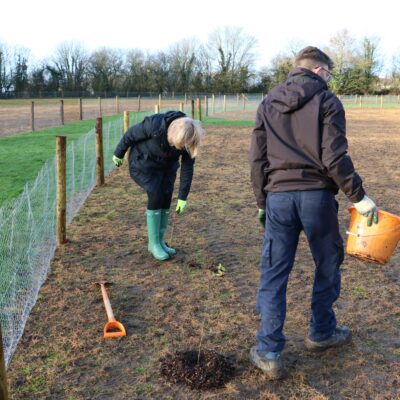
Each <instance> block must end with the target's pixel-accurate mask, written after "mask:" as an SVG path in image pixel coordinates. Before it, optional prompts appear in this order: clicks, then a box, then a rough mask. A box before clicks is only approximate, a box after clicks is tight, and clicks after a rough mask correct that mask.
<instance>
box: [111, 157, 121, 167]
mask: <svg viewBox="0 0 400 400" xmlns="http://www.w3.org/2000/svg"><path fill="white" fill-rule="evenodd" d="M123 162H124V159H123V158H118V157H116V156H113V163H114V164H115V165H116V166H117V167H120V166H121V165H122V163H123Z"/></svg>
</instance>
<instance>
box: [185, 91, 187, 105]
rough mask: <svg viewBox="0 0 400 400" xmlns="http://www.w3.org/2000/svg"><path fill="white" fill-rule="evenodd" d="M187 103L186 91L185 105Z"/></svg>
mask: <svg viewBox="0 0 400 400" xmlns="http://www.w3.org/2000/svg"><path fill="white" fill-rule="evenodd" d="M186 104H187V94H186V93H185V105H186Z"/></svg>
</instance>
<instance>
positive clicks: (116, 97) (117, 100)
mask: <svg viewBox="0 0 400 400" xmlns="http://www.w3.org/2000/svg"><path fill="white" fill-rule="evenodd" d="M115 110H116V112H117V114H119V97H118V96H115Z"/></svg>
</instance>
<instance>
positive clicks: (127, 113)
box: [124, 111, 129, 133]
mask: <svg viewBox="0 0 400 400" xmlns="http://www.w3.org/2000/svg"><path fill="white" fill-rule="evenodd" d="M128 129H129V111H124V133H126V131H127V130H128Z"/></svg>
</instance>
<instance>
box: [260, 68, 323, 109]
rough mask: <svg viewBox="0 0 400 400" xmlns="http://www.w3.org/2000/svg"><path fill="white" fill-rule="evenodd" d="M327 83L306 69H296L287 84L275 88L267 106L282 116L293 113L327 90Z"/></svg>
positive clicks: (269, 94) (268, 98) (270, 93)
mask: <svg viewBox="0 0 400 400" xmlns="http://www.w3.org/2000/svg"><path fill="white" fill-rule="evenodd" d="M327 89H328V87H327V85H326V83H325V81H324V80H323V79H322V78H321V77H320V76H318V75H317V74H314V72H311V71H310V70H308V69H305V68H294V69H293V70H292V71H290V73H289V76H288V79H287V80H286V82H284V83H282V84H281V85H278V86H276V87H274V88H273V89H272V90H271V91H270V92H269V93H268V96H267V104H269V105H271V106H272V107H274V108H275V109H276V110H277V111H279V112H280V113H282V114H286V113H291V112H293V111H296V110H298V109H299V108H301V107H303V106H304V104H306V103H308V102H309V101H310V100H311V99H312V98H313V97H314V95H315V94H316V93H318V92H320V91H322V90H327Z"/></svg>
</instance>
